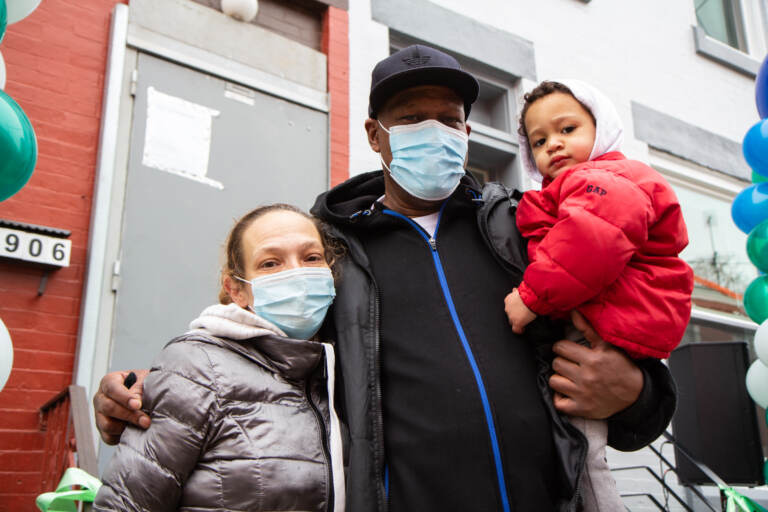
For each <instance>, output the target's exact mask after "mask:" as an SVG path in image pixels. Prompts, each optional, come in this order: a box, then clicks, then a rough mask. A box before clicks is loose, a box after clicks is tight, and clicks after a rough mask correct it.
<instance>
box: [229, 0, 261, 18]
mask: <svg viewBox="0 0 768 512" xmlns="http://www.w3.org/2000/svg"><path fill="white" fill-rule="evenodd" d="M221 12H223V13H224V14H226V15H227V16H231V17H233V18H235V19H236V20H240V21H244V22H246V23H249V22H251V21H253V18H255V17H256V13H257V12H259V2H258V0H221Z"/></svg>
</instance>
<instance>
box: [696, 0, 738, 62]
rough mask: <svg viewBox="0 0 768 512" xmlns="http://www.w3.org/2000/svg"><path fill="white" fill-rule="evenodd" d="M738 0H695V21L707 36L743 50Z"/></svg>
mask: <svg viewBox="0 0 768 512" xmlns="http://www.w3.org/2000/svg"><path fill="white" fill-rule="evenodd" d="M738 3H739V2H738V0H695V4H696V21H697V23H698V24H699V27H701V28H702V29H704V32H706V33H707V35H708V36H709V37H712V38H715V39H717V40H718V41H720V42H723V43H725V44H727V45H728V46H732V47H734V48H736V49H738V50H745V49H746V48H745V44H744V36H743V34H742V27H743V23H742V21H741V13H740V9H739V5H738Z"/></svg>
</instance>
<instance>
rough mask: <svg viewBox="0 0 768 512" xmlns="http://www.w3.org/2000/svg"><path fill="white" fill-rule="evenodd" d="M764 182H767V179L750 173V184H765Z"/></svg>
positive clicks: (753, 172)
mask: <svg viewBox="0 0 768 512" xmlns="http://www.w3.org/2000/svg"><path fill="white" fill-rule="evenodd" d="M766 181H768V178H767V177H765V176H763V175H762V174H758V173H756V172H755V171H752V183H765V182H766Z"/></svg>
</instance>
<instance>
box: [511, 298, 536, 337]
mask: <svg viewBox="0 0 768 512" xmlns="http://www.w3.org/2000/svg"><path fill="white" fill-rule="evenodd" d="M504 311H505V312H506V313H507V318H508V319H509V325H511V326H512V332H514V333H516V334H522V333H523V330H524V329H525V326H526V325H528V324H529V323H531V322H532V321H533V319H535V318H536V313H534V312H533V311H531V310H530V309H528V306H526V305H525V303H524V302H523V299H521V298H520V294H519V293H518V292H517V288H515V289H514V290H512V293H510V294H509V295H507V297H506V298H505V299H504Z"/></svg>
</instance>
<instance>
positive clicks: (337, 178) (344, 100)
mask: <svg viewBox="0 0 768 512" xmlns="http://www.w3.org/2000/svg"><path fill="white" fill-rule="evenodd" d="M322 49H323V53H325V54H326V55H327V56H328V94H329V96H330V103H331V105H330V113H329V115H330V130H331V133H330V185H331V186H332V187H333V186H335V185H338V184H339V183H341V182H342V181H344V180H346V179H347V178H349V16H348V14H347V11H345V10H342V9H339V8H337V7H332V6H329V7H328V9H327V10H326V12H325V16H324V17H323V41H322Z"/></svg>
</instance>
